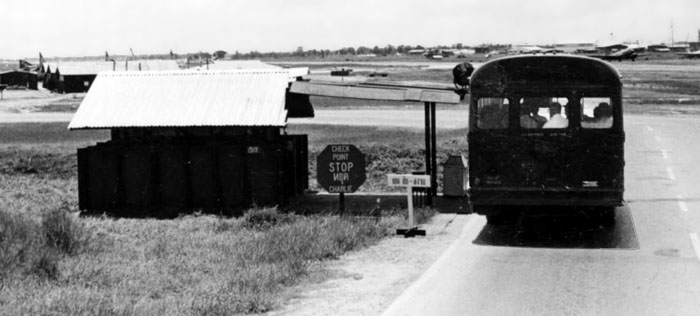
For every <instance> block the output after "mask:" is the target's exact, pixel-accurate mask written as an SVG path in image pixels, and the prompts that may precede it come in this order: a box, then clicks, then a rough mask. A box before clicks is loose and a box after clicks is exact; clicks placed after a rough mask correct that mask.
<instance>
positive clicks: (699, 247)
mask: <svg viewBox="0 0 700 316" xmlns="http://www.w3.org/2000/svg"><path fill="white" fill-rule="evenodd" d="M690 243H692V244H693V249H695V257H696V258H697V259H698V261H700V239H698V234H697V233H690Z"/></svg>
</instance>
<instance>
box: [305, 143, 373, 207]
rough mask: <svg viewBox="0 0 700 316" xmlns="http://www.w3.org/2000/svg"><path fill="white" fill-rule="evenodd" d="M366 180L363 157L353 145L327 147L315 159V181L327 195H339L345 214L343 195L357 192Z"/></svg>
mask: <svg viewBox="0 0 700 316" xmlns="http://www.w3.org/2000/svg"><path fill="white" fill-rule="evenodd" d="M366 179H367V175H366V172H365V155H364V154H363V153H362V152H361V151H360V150H359V149H357V147H355V146H354V145H347V144H338V145H328V146H326V148H325V149H324V150H323V151H322V152H321V153H320V154H318V157H317V158H316V180H317V181H318V183H319V184H320V185H321V186H322V187H323V188H324V189H326V191H328V192H329V193H339V194H340V196H339V201H338V202H339V204H340V206H339V208H340V212H341V214H342V213H344V212H345V193H352V192H355V191H356V190H357V188H359V187H360V186H361V185H362V184H363V183H364V182H365V180H366Z"/></svg>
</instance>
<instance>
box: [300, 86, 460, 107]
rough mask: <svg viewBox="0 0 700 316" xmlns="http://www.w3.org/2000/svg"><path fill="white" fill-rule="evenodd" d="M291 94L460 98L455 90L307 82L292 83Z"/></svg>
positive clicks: (451, 100)
mask: <svg viewBox="0 0 700 316" xmlns="http://www.w3.org/2000/svg"><path fill="white" fill-rule="evenodd" d="M290 92H293V93H299V94H307V95H316V96H326V97H336V98H350V99H367V100H387V101H417V102H435V103H452V104H456V103H459V101H460V98H459V95H458V94H457V93H455V92H454V89H447V88H445V89H439V88H427V87H418V86H402V85H391V84H372V83H354V84H351V83H337V82H313V81H312V82H305V81H296V82H293V83H292V87H291V89H290Z"/></svg>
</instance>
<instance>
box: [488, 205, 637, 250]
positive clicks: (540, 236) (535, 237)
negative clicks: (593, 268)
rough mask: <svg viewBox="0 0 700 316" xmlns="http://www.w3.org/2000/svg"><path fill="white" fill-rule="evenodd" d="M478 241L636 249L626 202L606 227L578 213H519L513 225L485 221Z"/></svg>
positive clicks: (497, 243)
mask: <svg viewBox="0 0 700 316" xmlns="http://www.w3.org/2000/svg"><path fill="white" fill-rule="evenodd" d="M474 244H477V245H490V246H506V247H538V248H582V249H602V248H611V249H639V240H638V239H637V233H636V230H635V228H634V222H633V220H632V215H631V212H630V209H629V207H628V206H623V207H618V208H617V209H616V210H615V224H614V225H612V226H610V227H605V226H602V225H600V224H599V223H596V222H593V221H591V220H589V218H587V217H585V216H584V215H581V214H571V215H566V216H563V215H556V216H555V215H551V214H550V215H545V214H526V215H522V216H521V217H520V218H519V219H518V221H517V223H516V224H514V225H498V226H494V225H486V226H484V228H483V229H482V230H481V232H480V233H479V236H477V238H476V239H475V240H474Z"/></svg>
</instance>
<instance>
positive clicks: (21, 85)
mask: <svg viewBox="0 0 700 316" xmlns="http://www.w3.org/2000/svg"><path fill="white" fill-rule="evenodd" d="M37 81H38V80H37V74H36V72H31V71H25V70H9V71H5V72H0V84H2V85H7V86H8V87H10V88H14V89H32V90H36V89H37Z"/></svg>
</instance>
